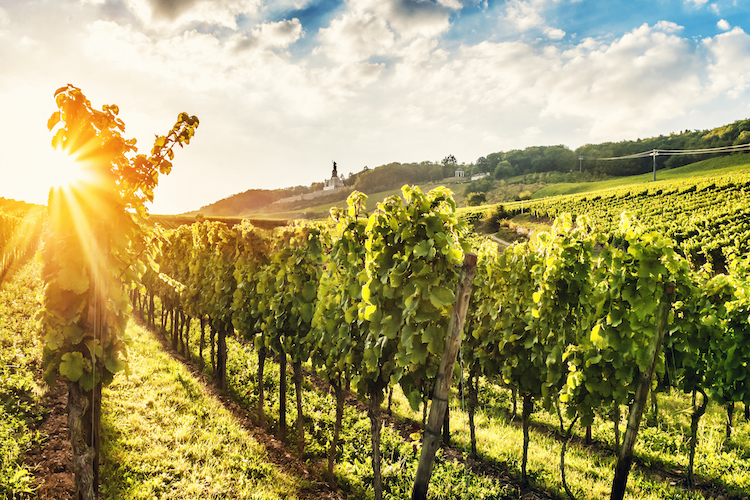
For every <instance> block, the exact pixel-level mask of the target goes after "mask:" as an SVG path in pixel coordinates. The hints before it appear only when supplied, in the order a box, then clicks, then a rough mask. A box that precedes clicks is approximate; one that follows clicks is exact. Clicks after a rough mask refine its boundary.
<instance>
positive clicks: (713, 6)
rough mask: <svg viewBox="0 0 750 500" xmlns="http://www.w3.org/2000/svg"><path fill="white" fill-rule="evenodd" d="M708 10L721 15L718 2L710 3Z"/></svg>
mask: <svg viewBox="0 0 750 500" xmlns="http://www.w3.org/2000/svg"><path fill="white" fill-rule="evenodd" d="M708 10H710V11H711V12H713V13H714V14H716V15H717V16H718V15H719V6H718V5H717V4H715V3H712V4H711V5H709V6H708Z"/></svg>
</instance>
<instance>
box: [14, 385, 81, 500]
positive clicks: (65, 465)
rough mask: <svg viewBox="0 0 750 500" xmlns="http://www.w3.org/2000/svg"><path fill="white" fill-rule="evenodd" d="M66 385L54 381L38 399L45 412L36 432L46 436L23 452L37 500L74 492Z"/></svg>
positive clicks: (65, 499)
mask: <svg viewBox="0 0 750 500" xmlns="http://www.w3.org/2000/svg"><path fill="white" fill-rule="evenodd" d="M67 404H68V386H67V384H65V383H64V382H63V381H61V380H60V381H58V383H57V387H55V388H54V389H50V390H49V391H48V392H47V394H46V395H45V396H44V399H43V400H42V405H43V406H44V407H46V408H47V410H48V411H49V413H48V414H47V416H46V417H45V418H44V420H42V423H41V425H40V426H39V428H38V431H40V432H41V433H42V435H44V436H46V438H45V439H43V440H42V441H41V443H39V444H36V445H35V446H34V447H33V448H32V449H31V451H29V452H28V453H27V454H26V458H25V460H24V463H25V464H26V465H27V466H28V467H29V468H30V469H31V470H32V471H35V474H34V476H35V478H36V484H35V487H36V492H37V497H38V498H39V499H40V500H47V499H49V500H70V499H72V498H73V496H74V495H75V483H74V474H73V449H72V448H71V446H70V436H69V433H68V412H67V409H66V406H67Z"/></svg>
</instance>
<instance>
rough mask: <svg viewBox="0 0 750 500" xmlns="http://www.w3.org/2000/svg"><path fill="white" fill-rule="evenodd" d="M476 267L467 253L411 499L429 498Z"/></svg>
mask: <svg viewBox="0 0 750 500" xmlns="http://www.w3.org/2000/svg"><path fill="white" fill-rule="evenodd" d="M476 270H477V256H476V254H473V253H467V254H466V256H465V257H464V265H463V267H462V269H461V276H460V277H459V280H458V287H457V290H456V304H455V306H454V307H453V313H452V314H451V320H450V324H449V325H448V332H447V335H446V337H445V349H444V350H443V356H442V357H441V358H440V368H439V369H438V374H437V379H436V381H435V391H434V395H433V397H432V404H431V405H430V416H429V417H428V420H427V428H426V429H425V437H424V442H423V444H422V453H421V455H420V456H419V464H418V465H417V473H416V475H415V477H414V489H413V490H412V495H411V497H412V500H422V499H426V498H427V487H428V486H429V483H430V476H431V475H432V466H433V464H434V463H435V453H436V452H437V449H438V447H439V446H440V442H441V435H440V429H441V427H442V425H443V419H444V418H445V411H446V409H447V408H448V396H449V394H450V388H451V382H452V380H453V367H454V365H455V364H456V357H457V356H458V350H459V348H460V347H461V336H462V333H463V329H464V322H465V321H466V310H467V308H468V307H469V298H470V297H471V287H472V285H473V283H474V274H475V273H476Z"/></svg>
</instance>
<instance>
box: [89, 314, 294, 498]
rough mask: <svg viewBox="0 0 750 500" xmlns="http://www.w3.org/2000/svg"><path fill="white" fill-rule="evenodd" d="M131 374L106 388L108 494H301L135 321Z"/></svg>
mask: <svg viewBox="0 0 750 500" xmlns="http://www.w3.org/2000/svg"><path fill="white" fill-rule="evenodd" d="M128 334H129V335H130V336H131V337H132V339H133V341H134V342H133V347H132V348H131V350H130V354H129V357H130V372H131V373H130V375H128V376H124V375H118V376H117V377H116V378H115V381H114V382H113V383H112V384H111V385H110V386H109V387H107V388H105V389H104V393H103V397H102V400H103V408H102V436H103V438H102V442H103V445H102V456H103V465H102V471H101V477H102V479H101V491H102V493H103V494H102V497H103V498H106V499H124V498H127V499H153V498H164V499H185V498H201V499H209V498H216V499H218V498H233V499H264V500H265V499H269V500H270V499H281V498H288V499H294V498H297V492H298V490H299V488H300V485H301V484H300V480H299V479H298V478H295V477H292V476H290V475H289V474H287V473H285V472H284V471H280V470H278V469H277V468H276V467H275V466H273V465H271V464H269V463H268V461H267V457H266V456H265V452H264V449H263V447H262V446H261V445H259V444H257V442H256V441H255V440H254V439H253V437H252V436H251V435H250V433H249V432H248V431H247V430H246V429H245V428H243V427H242V426H241V425H240V424H239V423H238V422H237V421H236V420H235V419H234V418H233V416H232V415H231V414H230V413H229V412H228V411H227V410H226V409H225V408H224V407H223V406H222V405H221V403H220V402H219V401H218V400H217V399H216V398H215V397H214V396H212V395H211V394H210V393H209V392H208V391H207V389H206V388H205V387H204V386H202V384H201V383H200V382H198V381H197V380H196V378H195V377H193V376H192V375H191V373H190V372H189V370H188V369H187V368H186V367H185V366H184V365H183V364H182V363H180V362H178V361H176V360H174V359H173V358H172V357H171V356H170V355H168V354H167V353H165V352H164V351H163V350H162V348H161V344H160V343H159V342H158V341H157V340H156V339H155V338H154V336H153V335H152V334H151V333H150V332H148V331H146V330H144V329H143V328H141V327H139V326H136V325H135V324H134V323H133V322H131V323H130V325H129V326H128Z"/></svg>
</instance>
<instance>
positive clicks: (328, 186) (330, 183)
mask: <svg viewBox="0 0 750 500" xmlns="http://www.w3.org/2000/svg"><path fill="white" fill-rule="evenodd" d="M342 187H344V181H342V180H341V179H340V178H339V173H338V170H337V169H336V162H333V171H332V172H331V178H330V179H326V180H325V184H323V191H331V190H334V189H340V188H342Z"/></svg>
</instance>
